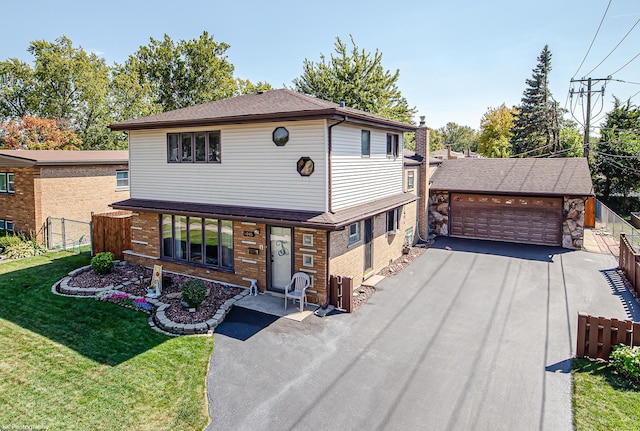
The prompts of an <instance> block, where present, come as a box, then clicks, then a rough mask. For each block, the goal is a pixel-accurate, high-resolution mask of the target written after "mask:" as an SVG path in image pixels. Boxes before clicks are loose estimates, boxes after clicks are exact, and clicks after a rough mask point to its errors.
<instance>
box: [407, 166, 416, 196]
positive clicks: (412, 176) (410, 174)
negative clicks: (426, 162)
mask: <svg viewBox="0 0 640 431" xmlns="http://www.w3.org/2000/svg"><path fill="white" fill-rule="evenodd" d="M415 188H416V171H414V170H408V171H407V191H408V192H412V191H413V190H415Z"/></svg>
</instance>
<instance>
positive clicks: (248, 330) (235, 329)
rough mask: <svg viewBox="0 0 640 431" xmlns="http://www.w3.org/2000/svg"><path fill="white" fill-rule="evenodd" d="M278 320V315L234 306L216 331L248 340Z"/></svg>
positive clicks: (237, 338) (241, 339)
mask: <svg viewBox="0 0 640 431" xmlns="http://www.w3.org/2000/svg"><path fill="white" fill-rule="evenodd" d="M276 320H278V316H273V315H271V314H266V313H261V312H260V311H255V310H249V309H248V308H242V307H233V308H232V309H231V311H230V312H229V314H227V317H225V319H224V321H223V322H222V323H221V324H220V325H218V327H217V328H216V330H215V333H216V334H222V335H226V336H227V337H231V338H235V339H236V340H240V341H246V340H248V339H249V338H251V337H253V336H254V335H255V334H257V333H258V332H260V331H261V330H263V329H264V328H266V327H267V326H269V325H271V324H272V323H273V322H275V321H276Z"/></svg>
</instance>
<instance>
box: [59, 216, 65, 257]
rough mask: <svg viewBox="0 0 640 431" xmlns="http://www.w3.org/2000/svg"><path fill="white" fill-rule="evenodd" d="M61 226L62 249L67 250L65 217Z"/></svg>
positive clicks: (61, 220)
mask: <svg viewBox="0 0 640 431" xmlns="http://www.w3.org/2000/svg"><path fill="white" fill-rule="evenodd" d="M60 226H62V227H61V229H62V249H63V250H66V249H67V235H66V232H65V228H64V217H62V218H61V219H60Z"/></svg>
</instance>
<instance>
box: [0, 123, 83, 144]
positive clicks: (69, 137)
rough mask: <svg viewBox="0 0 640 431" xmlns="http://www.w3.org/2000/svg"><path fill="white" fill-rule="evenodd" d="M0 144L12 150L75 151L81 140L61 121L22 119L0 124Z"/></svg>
mask: <svg viewBox="0 0 640 431" xmlns="http://www.w3.org/2000/svg"><path fill="white" fill-rule="evenodd" d="M0 143H2V145H3V147H4V148H9V149H14V150H77V149H78V147H79V146H80V144H81V140H80V138H79V137H78V136H77V135H76V133H75V132H74V131H73V130H71V129H70V128H68V127H67V126H66V125H65V124H64V122H63V121H60V120H58V121H57V120H53V119H50V118H40V117H23V118H22V119H20V120H9V121H7V122H3V123H0Z"/></svg>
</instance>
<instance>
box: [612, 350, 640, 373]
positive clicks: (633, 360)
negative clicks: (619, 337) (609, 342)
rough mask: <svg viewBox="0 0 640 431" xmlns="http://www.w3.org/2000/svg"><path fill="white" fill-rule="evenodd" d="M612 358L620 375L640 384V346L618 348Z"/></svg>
mask: <svg viewBox="0 0 640 431" xmlns="http://www.w3.org/2000/svg"><path fill="white" fill-rule="evenodd" d="M610 358H611V363H612V365H613V367H614V368H615V369H616V371H617V372H618V373H620V374H622V375H623V376H625V377H627V378H628V379H630V380H633V381H635V382H640V346H634V347H630V346H624V345H619V346H616V347H614V348H613V352H611V355H610Z"/></svg>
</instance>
